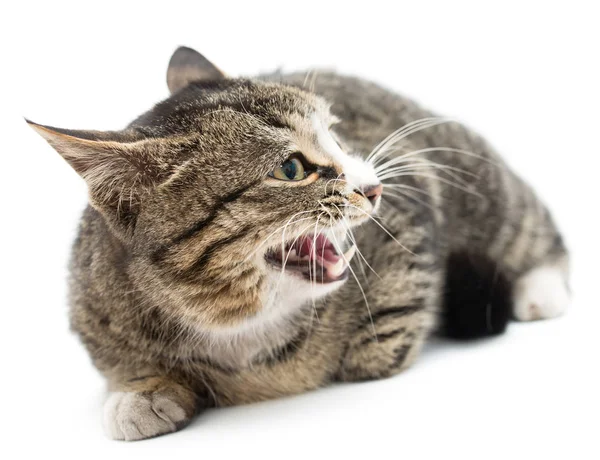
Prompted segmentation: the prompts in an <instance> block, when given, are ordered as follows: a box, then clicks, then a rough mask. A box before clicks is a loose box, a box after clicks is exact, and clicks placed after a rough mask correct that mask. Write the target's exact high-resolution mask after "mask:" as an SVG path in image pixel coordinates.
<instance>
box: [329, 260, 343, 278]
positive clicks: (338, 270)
mask: <svg viewBox="0 0 600 460" xmlns="http://www.w3.org/2000/svg"><path fill="white" fill-rule="evenodd" d="M345 269H346V262H345V261H344V259H342V258H341V257H340V260H338V261H337V262H336V263H335V265H330V266H329V267H327V273H328V274H329V275H331V276H332V277H333V278H337V277H338V276H340V275H341V274H342V273H343V271H344V270H345Z"/></svg>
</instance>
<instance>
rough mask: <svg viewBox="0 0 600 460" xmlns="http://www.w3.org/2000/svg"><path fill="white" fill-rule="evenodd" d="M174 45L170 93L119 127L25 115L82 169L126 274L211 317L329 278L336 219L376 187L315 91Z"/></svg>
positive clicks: (183, 311)
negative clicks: (225, 73)
mask: <svg viewBox="0 0 600 460" xmlns="http://www.w3.org/2000/svg"><path fill="white" fill-rule="evenodd" d="M185 52H186V53H187V52H188V51H185ZM176 56H177V54H176V55H175V57H176ZM175 57H174V59H175ZM193 57H194V56H193V55H192V58H193ZM186 58H187V59H186V60H185V62H184V64H185V65H180V63H179V64H178V63H177V60H176V59H175V64H173V61H172V65H171V68H170V69H169V85H170V87H171V89H172V90H174V91H175V94H173V95H172V96H171V97H170V98H169V99H167V100H166V101H164V102H163V103H161V104H159V105H157V106H156V107H155V108H153V109H152V110H150V111H149V112H147V113H146V114H144V115H143V116H142V117H140V118H138V119H137V120H136V121H135V122H133V123H132V124H131V125H130V126H129V127H128V128H127V129H126V130H124V131H122V132H117V133H98V132H75V131H68V130H56V129H54V128H48V127H42V126H39V125H33V126H34V127H35V128H36V129H37V130H38V131H39V132H40V133H41V134H42V135H43V136H44V137H45V138H46V139H47V140H48V141H49V142H50V143H51V144H52V145H53V146H54V147H55V148H56V149H57V150H58V151H59V152H60V153H61V154H62V155H63V157H65V159H67V161H69V162H70V163H71V165H72V166H73V167H74V168H75V169H76V170H77V171H78V172H79V173H80V174H81V175H82V176H83V177H84V178H85V179H86V181H87V182H88V185H89V188H90V200H91V203H92V204H93V206H94V207H95V208H96V209H97V210H98V211H100V213H102V215H103V216H104V217H105V219H106V221H107V223H108V225H109V226H110V228H111V230H112V232H113V233H114V234H115V235H116V237H117V238H118V239H119V240H120V241H121V243H122V244H123V245H124V248H126V249H125V250H127V251H128V252H129V255H130V257H129V260H128V262H129V268H128V273H129V276H130V277H131V278H132V280H133V282H134V283H135V288H136V289H138V290H143V291H144V292H145V294H146V295H147V297H148V299H149V301H152V302H156V303H157V304H160V305H164V306H165V307H164V308H166V309H168V310H170V313H172V314H175V315H178V316H179V317H182V318H185V319H186V320H187V321H188V322H191V323H194V322H197V323H200V324H202V325H204V326H205V327H208V328H215V329H219V328H227V327H239V326H240V324H245V323H252V322H256V321H268V320H269V319H272V318H273V317H276V316H278V315H282V314H284V313H286V312H285V311H282V309H284V310H285V309H293V308H296V307H297V306H299V304H302V303H305V302H306V301H307V300H310V298H311V297H312V298H316V297H320V296H323V295H325V294H327V293H329V292H331V291H332V290H334V289H336V288H338V287H339V286H341V284H342V283H343V282H344V280H345V279H346V278H347V277H348V273H349V270H350V269H349V267H348V263H349V261H350V259H351V258H352V256H353V251H354V248H353V245H352V244H351V241H350V240H349V238H348V236H347V234H348V228H349V227H352V226H355V225H358V224H360V223H362V222H364V221H365V220H366V219H368V217H369V215H370V214H371V213H372V212H373V211H374V210H375V208H376V207H377V205H378V201H379V195H380V194H381V186H380V183H379V180H378V179H377V177H376V175H375V173H374V171H373V169H372V167H371V166H370V165H369V164H367V163H365V162H364V161H363V160H361V159H359V158H358V157H353V156H351V155H349V154H348V152H347V149H345V148H344V146H343V145H342V144H341V143H340V141H339V139H337V138H336V136H335V134H334V132H333V131H332V129H334V128H333V125H334V124H335V122H336V120H335V118H334V117H333V116H332V115H331V114H330V112H329V107H328V105H327V103H326V102H325V101H323V100H321V99H320V98H318V97H316V96H315V95H313V94H310V93H307V92H304V91H302V90H300V89H297V88H292V87H286V86H281V85H277V84H272V83H262V82H253V81H248V80H232V79H226V78H224V77H218V75H217V74H216V73H215V72H218V71H216V70H214V69H213V70H212V71H213V73H212V74H211V78H210V79H209V80H208V81H205V80H204V81H203V80H202V78H199V73H198V71H196V72H192V70H190V68H191V66H192V67H193V65H192V64H194V62H193V59H192V64H190V62H189V61H190V59H189V56H186ZM201 64H202V66H203V67H202V66H201V70H202V71H204V72H205V71H206V70H207V69H206V63H201ZM178 68H179V72H178ZM209 70H210V69H209ZM188 77H189V78H188ZM190 82H193V83H191V84H190Z"/></svg>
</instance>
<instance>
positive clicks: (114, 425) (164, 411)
mask: <svg viewBox="0 0 600 460" xmlns="http://www.w3.org/2000/svg"><path fill="white" fill-rule="evenodd" d="M188 421H189V417H188V416H187V415H186V413H185V410H184V409H183V408H182V407H181V406H180V405H179V404H177V403H176V402H175V401H173V400H172V399H169V398H168V397H166V396H164V395H163V394H161V393H148V392H143V393H137V392H115V393H111V394H110V396H109V398H108V399H107V400H106V403H105V404H104V429H105V431H106V433H107V435H108V436H110V437H111V438H113V439H122V440H125V441H136V440H140V439H146V438H151V437H154V436H159V435H161V434H165V433H171V432H173V431H177V430H178V429H179V428H181V427H183V426H184V425H185V424H186V423H187V422H188Z"/></svg>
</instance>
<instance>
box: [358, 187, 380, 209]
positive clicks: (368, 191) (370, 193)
mask: <svg viewBox="0 0 600 460" xmlns="http://www.w3.org/2000/svg"><path fill="white" fill-rule="evenodd" d="M361 189H362V190H361V191H362V194H363V195H364V196H365V197H366V198H367V199H368V200H369V201H370V202H371V204H372V205H373V206H375V204H376V203H377V200H378V199H379V197H380V196H381V193H382V192H383V184H377V185H367V186H364V187H361Z"/></svg>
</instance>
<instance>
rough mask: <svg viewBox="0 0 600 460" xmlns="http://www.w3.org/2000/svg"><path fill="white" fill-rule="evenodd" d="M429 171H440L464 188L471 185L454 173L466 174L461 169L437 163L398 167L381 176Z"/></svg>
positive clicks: (470, 174)
mask: <svg viewBox="0 0 600 460" xmlns="http://www.w3.org/2000/svg"><path fill="white" fill-rule="evenodd" d="M428 169H432V170H438V171H440V173H444V174H446V175H448V176H449V177H451V178H452V179H454V180H456V181H458V182H459V183H460V184H461V185H463V186H464V187H468V185H469V182H467V180H466V179H465V178H463V177H461V176H459V175H458V174H455V173H454V172H453V171H458V172H460V173H463V174H464V173H465V172H464V171H463V170H461V169H460V168H455V167H453V166H447V165H440V164H437V163H436V164H426V163H423V164H419V163H409V164H406V165H402V166H397V167H395V168H391V169H388V170H386V171H385V172H384V173H383V174H381V176H385V175H389V174H393V173H397V172H410V171H423V170H425V171H427V170H428ZM468 175H469V176H471V177H474V178H476V179H479V176H478V175H477V174H473V173H469V174H468Z"/></svg>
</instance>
